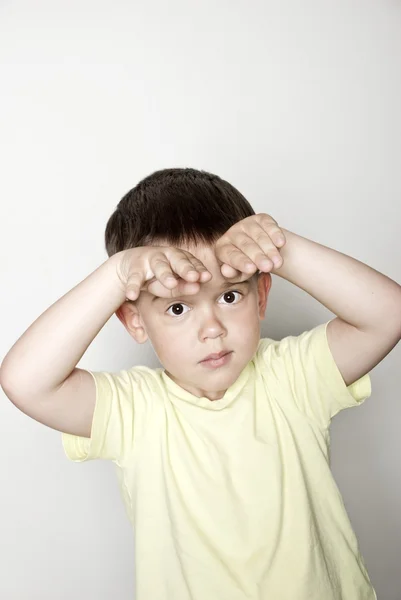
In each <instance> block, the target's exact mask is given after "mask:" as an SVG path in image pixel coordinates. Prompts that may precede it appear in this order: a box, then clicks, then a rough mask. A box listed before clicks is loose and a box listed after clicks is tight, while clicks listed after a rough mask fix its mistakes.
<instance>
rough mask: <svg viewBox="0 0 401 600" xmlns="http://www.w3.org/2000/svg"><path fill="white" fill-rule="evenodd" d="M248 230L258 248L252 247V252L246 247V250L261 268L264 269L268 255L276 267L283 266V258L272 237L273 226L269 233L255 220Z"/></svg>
mask: <svg viewBox="0 0 401 600" xmlns="http://www.w3.org/2000/svg"><path fill="white" fill-rule="evenodd" d="M248 232H249V236H250V237H251V238H252V239H253V240H254V241H255V244H256V246H257V248H256V247H253V248H252V247H250V251H251V252H247V251H246V249H245V250H244V252H246V254H247V255H249V257H250V258H251V259H252V260H253V262H254V263H255V264H257V265H258V266H259V268H260V270H261V271H263V270H264V269H263V268H262V262H263V257H267V258H268V259H269V260H270V261H271V264H274V266H275V267H279V266H281V265H282V263H283V259H282V256H281V254H280V251H279V250H278V249H277V247H276V245H275V243H274V241H273V239H272V235H273V233H272V232H271V226H270V230H269V233H267V232H266V230H265V229H264V228H263V227H262V226H261V225H260V224H259V223H257V222H255V221H253V222H252V223H250V224H249V226H248ZM274 237H275V236H274ZM241 249H242V246H241Z"/></svg>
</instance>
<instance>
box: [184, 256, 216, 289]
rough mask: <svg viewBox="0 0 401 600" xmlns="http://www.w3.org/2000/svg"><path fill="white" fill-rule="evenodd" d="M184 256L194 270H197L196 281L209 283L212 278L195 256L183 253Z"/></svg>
mask: <svg viewBox="0 0 401 600" xmlns="http://www.w3.org/2000/svg"><path fill="white" fill-rule="evenodd" d="M185 254H186V256H187V258H188V260H189V261H190V263H191V264H192V265H193V266H194V268H195V269H196V270H197V272H198V273H199V275H200V277H199V279H198V281H202V282H205V281H209V280H210V279H211V278H212V274H211V272H210V271H208V269H207V268H206V267H205V265H204V264H203V263H202V262H201V261H200V260H199V259H198V258H196V256H194V255H193V254H191V253H190V252H185Z"/></svg>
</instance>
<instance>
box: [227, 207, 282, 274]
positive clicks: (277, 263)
mask: <svg viewBox="0 0 401 600" xmlns="http://www.w3.org/2000/svg"><path fill="white" fill-rule="evenodd" d="M280 238H281V241H280ZM285 243H286V239H285V235H284V232H283V230H282V229H280V227H279V226H278V225H277V221H275V220H274V219H273V217H271V216H270V215H267V214H265V213H259V214H257V215H252V216H250V217H246V218H245V219H242V220H241V221H238V223H235V225H233V226H232V227H230V229H228V230H227V231H226V233H225V234H223V235H222V236H221V237H220V238H219V239H218V240H217V242H216V244H215V255H216V258H217V259H218V260H219V261H220V262H221V263H222V265H221V266H220V270H221V273H222V275H223V276H224V277H226V278H227V279H235V280H236V282H237V283H239V282H240V281H245V280H246V279H249V278H250V277H252V275H253V274H254V273H255V272H256V271H257V270H258V269H259V271H262V272H265V273H268V272H269V271H271V270H272V269H278V268H279V267H281V266H282V265H283V258H282V257H281V255H280V252H279V250H278V248H282V247H283V246H284V245H285ZM272 261H273V262H272Z"/></svg>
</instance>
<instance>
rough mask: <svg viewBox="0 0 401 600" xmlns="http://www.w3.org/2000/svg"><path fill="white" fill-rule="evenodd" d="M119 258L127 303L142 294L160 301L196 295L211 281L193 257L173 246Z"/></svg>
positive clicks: (146, 248) (145, 248)
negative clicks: (151, 295) (205, 283)
mask: <svg viewBox="0 0 401 600" xmlns="http://www.w3.org/2000/svg"><path fill="white" fill-rule="evenodd" d="M118 254H119V255H120V256H119V260H118V261H117V275H118V277H119V279H120V281H121V283H122V285H123V286H124V290H125V295H126V298H127V300H132V301H134V300H136V299H137V298H138V297H139V295H140V293H141V291H147V292H149V293H150V294H153V295H154V296H160V297H161V298H175V297H178V296H184V295H187V294H196V293H197V292H198V291H199V289H200V283H204V282H206V281H209V280H210V279H211V278H212V274H211V273H210V272H209V271H208V270H207V269H206V267H205V266H204V264H203V263H202V262H201V261H200V260H199V259H197V258H196V257H195V256H194V255H193V254H191V253H190V252H187V251H186V250H181V249H179V248H174V247H172V246H140V247H137V248H130V249H129V250H123V251H122V252H119V253H118Z"/></svg>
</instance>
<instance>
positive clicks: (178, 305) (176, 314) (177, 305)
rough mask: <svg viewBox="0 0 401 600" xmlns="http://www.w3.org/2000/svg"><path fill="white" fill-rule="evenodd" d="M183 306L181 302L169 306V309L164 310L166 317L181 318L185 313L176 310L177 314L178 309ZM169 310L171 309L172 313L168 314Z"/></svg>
mask: <svg viewBox="0 0 401 600" xmlns="http://www.w3.org/2000/svg"><path fill="white" fill-rule="evenodd" d="M183 306H186V305H185V304H182V303H181V302H179V303H177V304H172V305H171V306H170V307H169V308H168V309H167V310H166V313H167V314H168V315H171V316H172V317H181V315H184V314H185V313H184V312H181V311H180V310H178V312H177V309H180V308H181V307H183ZM187 308H188V306H187ZM171 309H173V312H172V313H169V310H171Z"/></svg>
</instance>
